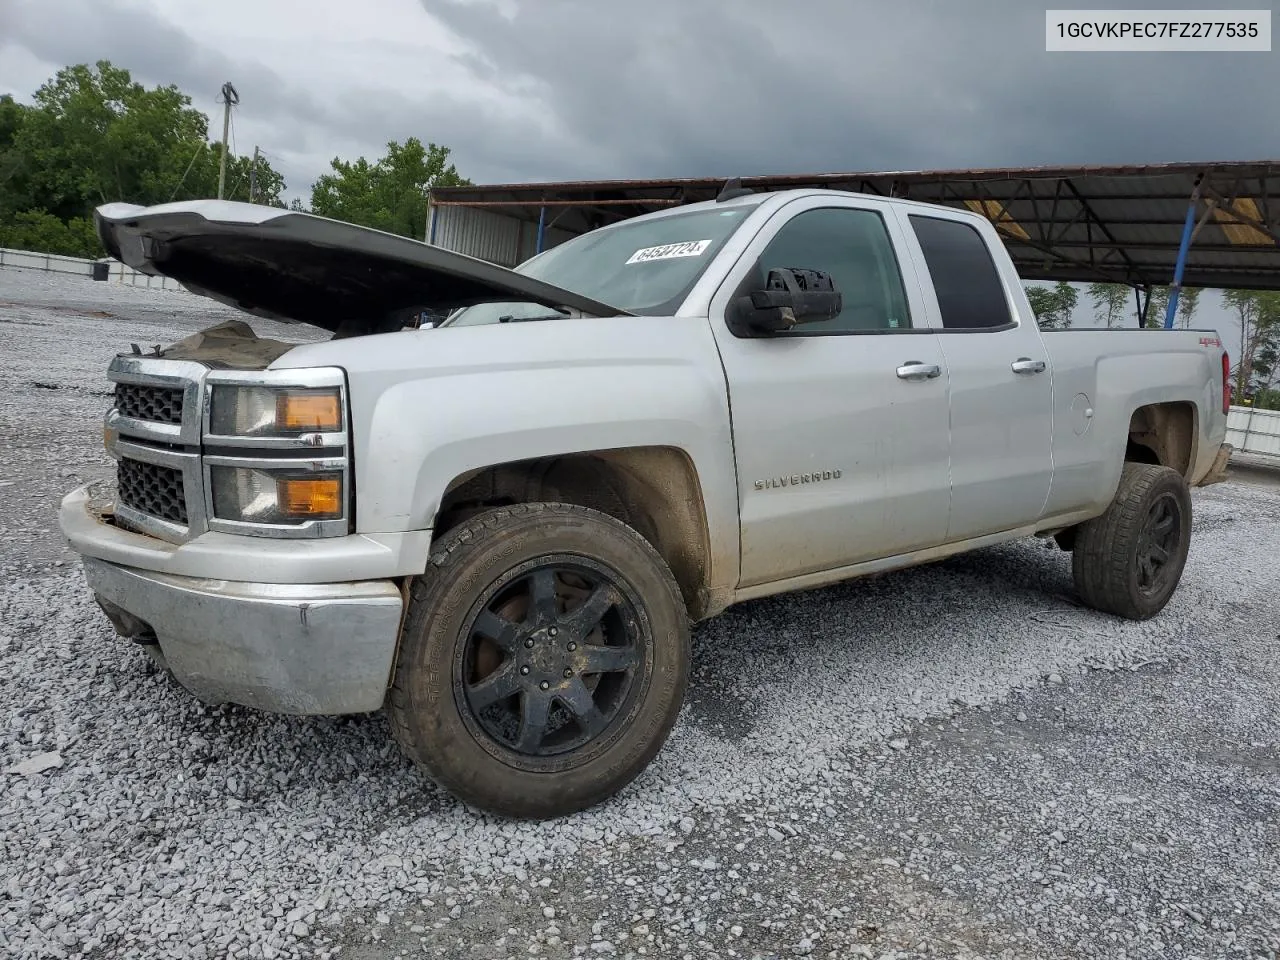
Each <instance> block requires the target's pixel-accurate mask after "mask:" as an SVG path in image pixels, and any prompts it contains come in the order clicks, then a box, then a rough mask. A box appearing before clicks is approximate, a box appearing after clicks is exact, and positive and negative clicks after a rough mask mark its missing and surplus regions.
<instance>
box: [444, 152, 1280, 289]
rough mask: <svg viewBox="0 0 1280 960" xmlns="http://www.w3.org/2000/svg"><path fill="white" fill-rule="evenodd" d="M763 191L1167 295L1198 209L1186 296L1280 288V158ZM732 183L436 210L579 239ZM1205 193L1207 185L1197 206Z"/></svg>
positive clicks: (1082, 277) (877, 177)
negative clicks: (984, 241) (861, 207)
mask: <svg viewBox="0 0 1280 960" xmlns="http://www.w3.org/2000/svg"><path fill="white" fill-rule="evenodd" d="M741 179H742V185H743V186H745V187H751V188H752V189H755V190H761V191H765V190H787V189H793V188H796V187H825V188H830V189H841V190H852V191H855V192H858V193H867V194H872V195H878V196H894V197H905V198H908V199H911V200H921V201H925V202H928V203H941V204H945V205H948V206H955V207H962V208H966V209H970V210H973V211H975V212H978V213H983V214H985V215H986V216H987V217H988V218H989V219H990V220H992V221H993V222H994V223H995V224H996V227H997V229H998V230H999V231H1000V234H1001V236H1002V237H1004V240H1005V244H1006V246H1007V247H1008V249H1009V253H1010V254H1011V255H1012V257H1013V260H1014V263H1015V264H1016V265H1017V268H1018V272H1019V273H1020V274H1021V276H1022V277H1023V278H1025V279H1028V280H1049V281H1053V280H1074V281H1085V282H1090V281H1094V280H1101V281H1110V282H1117V283H1125V284H1131V285H1135V286H1158V285H1162V284H1168V283H1170V282H1171V281H1172V279H1173V269H1174V262H1175V260H1176V259H1177V253H1178V246H1179V243H1180V241H1181V239H1182V233H1183V227H1184V222H1185V218H1186V214H1187V207H1188V204H1189V203H1190V202H1191V200H1192V197H1193V195H1196V197H1197V199H1196V223H1197V225H1198V226H1197V230H1196V234H1195V238H1194V241H1193V243H1192V245H1191V250H1190V255H1189V256H1188V259H1187V265H1186V272H1185V275H1184V280H1183V282H1184V284H1185V285H1186V286H1193V287H1217V288H1222V289H1232V288H1243V289H1271V290H1275V289H1280V243H1278V241H1280V160H1263V161H1250V162H1212V163H1166V164H1146V165H1137V166H1090V167H1029V168H1013V167H1001V168H990V169H975V170H899V171H888V172H879V173H822V174H788V175H783V176H764V177H742V178H741ZM725 182H726V181H725V179H723V178H715V179H713V178H706V179H678V180H603V181H578V182H572V183H521V184H514V183H508V184H495V185H484V186H469V187H443V188H437V189H435V190H433V191H432V202H433V203H434V204H437V205H441V206H443V205H457V206H472V207H482V208H485V209H489V210H492V211H495V212H499V213H504V214H507V215H509V216H512V217H516V218H518V219H521V220H528V221H537V220H538V218H539V216H540V213H541V212H542V211H543V210H545V214H544V217H545V222H546V223H547V224H548V225H554V227H555V228H557V229H564V230H568V231H570V232H572V233H582V232H585V231H587V230H589V229H591V228H593V227H595V226H600V225H602V224H604V223H611V222H614V221H617V220H620V219H625V218H627V217H632V216H637V215H639V214H642V213H648V212H650V211H653V210H659V209H665V208H668V207H671V206H675V205H680V204H684V203H692V202H695V201H698V200H709V199H712V198H714V197H715V195H716V194H717V193H718V192H719V190H720V188H721V187H723V186H724V184H725ZM1197 185H1198V187H1199V190H1198V194H1197Z"/></svg>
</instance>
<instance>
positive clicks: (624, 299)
mask: <svg viewBox="0 0 1280 960" xmlns="http://www.w3.org/2000/svg"><path fill="white" fill-rule="evenodd" d="M754 209H755V204H734V205H733V206H732V207H730V208H728V209H724V208H721V209H711V210H707V209H703V210H696V211H691V212H689V213H675V214H669V215H667V216H664V217H654V218H653V219H637V220H626V221H623V222H622V223H620V224H618V225H617V226H613V227H604V228H601V229H598V230H593V231H592V232H590V233H585V234H583V235H582V236H580V237H574V238H573V239H572V240H568V241H566V242H565V243H562V244H560V245H559V246H556V247H552V248H551V249H550V250H548V251H546V252H545V253H542V254H539V255H538V256H536V257H534V258H533V259H532V260H526V261H525V262H524V263H522V264H521V265H520V266H518V267H516V272H517V273H522V274H524V275H525V276H529V277H534V278H536V279H538V280H543V281H545V282H546V283H551V284H555V285H556V286H557V287H563V288H564V289H565V290H572V291H573V292H574V293H578V294H581V295H583V296H585V297H591V298H592V299H593V300H599V301H600V302H601V303H607V304H609V305H610V306H613V307H618V308H619V309H621V310H626V311H627V312H628V313H638V314H646V315H649V316H662V315H663V314H669V313H672V312H674V311H675V309H676V307H677V306H679V304H680V301H681V300H683V299H684V298H685V296H687V295H688V293H689V291H690V290H691V289H692V288H693V285H694V284H695V283H696V282H697V280H698V277H700V276H702V272H703V271H704V270H705V269H706V268H707V264H709V263H710V262H711V260H712V258H714V257H715V255H716V254H717V253H718V252H719V251H720V248H721V247H722V246H724V242H725V241H726V240H727V239H729V237H730V236H731V235H732V234H733V232H734V231H735V230H737V228H738V226H739V225H740V224H741V223H742V221H743V220H745V219H746V218H747V217H748V216H749V215H750V214H751V212H752V210H754ZM554 314H555V311H554V310H552V309H550V308H548V307H547V306H545V305H541V304H536V303H512V302H503V303H482V304H477V305H476V306H474V307H466V308H464V309H462V310H459V311H458V312H457V313H455V314H454V315H453V317H452V318H450V319H449V320H448V321H446V324H447V325H448V326H451V327H453V326H472V325H475V324H484V323H497V322H499V321H500V320H507V319H510V320H521V319H541V318H543V317H547V316H548V315H554Z"/></svg>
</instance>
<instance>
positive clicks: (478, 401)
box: [277, 317, 738, 580]
mask: <svg viewBox="0 0 1280 960" xmlns="http://www.w3.org/2000/svg"><path fill="white" fill-rule="evenodd" d="M283 359H284V360H285V361H286V362H287V365H289V366H309V365H315V364H317V363H320V362H326V363H337V364H339V365H341V366H343V367H344V368H345V369H346V370H347V376H348V381H349V384H350V394H351V406H352V441H353V448H354V463H355V486H356V498H357V503H356V523H357V528H358V530H359V531H360V532H361V533H365V532H374V531H383V532H389V531H406V530H422V529H427V528H430V527H431V526H432V524H433V523H434V520H435V516H436V513H437V511H438V510H439V508H440V503H441V500H442V498H443V496H444V494H445V492H446V490H447V489H448V488H449V486H450V484H451V483H452V482H453V481H454V480H455V479H457V478H458V477H460V476H462V475H464V474H467V473H469V472H472V471H477V470H481V469H484V468H486V467H490V466H494V465H496V464H502V463H509V462H513V461H519V460H528V459H534V458H541V457H550V456H557V455H566V454H574V453H585V452H592V451H599V450H617V449H622V448H634V447H642V446H644V447H649V446H659V447H669V448H676V449H679V450H681V451H682V452H683V453H684V454H685V455H686V456H687V457H688V458H689V460H690V462H691V463H692V465H693V468H694V470H695V471H696V473H697V477H698V481H699V484H700V485H701V488H702V494H703V500H704V503H705V508H706V522H707V533H708V537H709V541H710V542H709V547H710V549H711V551H712V561H713V564H714V565H715V566H716V567H717V568H718V571H719V574H720V576H717V579H718V580H719V579H720V578H721V576H724V575H725V574H726V573H727V570H726V566H725V563H724V562H725V560H726V558H731V560H732V564H731V566H732V576H729V577H728V578H727V579H733V578H734V577H736V574H737V557H738V498H737V483H736V471H735V469H734V460H733V444H732V439H731V435H730V422H729V407H728V397H727V392H726V389H725V383H724V374H723V370H722V368H721V366H720V359H719V354H718V352H717V351H716V347H715V342H714V339H713V337H712V335H711V331H710V329H709V327H708V326H707V321H706V320H705V318H702V319H699V318H691V317H683V318H669V317H615V318H608V319H596V318H573V319H571V318H566V319H563V320H548V321H539V322H529V323H519V324H500V325H499V324H494V325H489V326H475V327H459V328H451V327H440V328H436V329H424V330H416V331H403V332H400V333H395V334H386V335H381V336H373V337H363V338H360V339H358V340H344V341H330V342H327V343H324V344H315V345H309V346H307V347H302V348H299V349H298V350H296V351H293V352H291V353H290V354H288V355H286V357H285V358H283ZM277 365H286V364H284V363H280V364H277Z"/></svg>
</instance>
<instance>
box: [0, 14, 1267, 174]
mask: <svg viewBox="0 0 1280 960" xmlns="http://www.w3.org/2000/svg"><path fill="white" fill-rule="evenodd" d="M1082 5H1085V4H1082ZM1170 5H1172V0H1165V2H1163V3H1160V2H1157V3H1148V2H1143V0H1128V2H1125V3H1117V4H1114V5H1112V8H1113V9H1114V8H1116V7H1123V8H1126V9H1134V8H1142V7H1151V8H1160V7H1168V6H1170ZM1054 6H1055V7H1059V6H1068V5H1067V4H1054ZM1092 6H1095V7H1098V6H1100V5H1099V4H1097V3H1096V2H1095V3H1093V4H1092ZM1187 6H1194V7H1196V8H1199V9H1205V8H1212V7H1215V6H1216V7H1219V8H1230V7H1236V8H1238V7H1240V6H1249V5H1248V4H1239V3H1234V4H1233V3H1227V4H1215V3H1213V2H1210V0H1198V2H1196V3H1193V4H1187ZM1253 6H1255V7H1265V6H1267V5H1265V4H1254V5H1253ZM1044 10H1045V5H1044V4H1036V3H1034V2H1029V0H945V2H942V0H937V2H929V0H893V2H889V0H786V2H776V0H643V2H623V0H362V2H361V3H354V2H352V0H308V2H307V3H301V2H297V0H218V2H209V0H0V93H3V92H9V93H13V94H15V95H16V96H18V97H19V98H21V99H27V98H29V97H30V95H31V93H32V92H33V91H34V90H35V89H36V87H38V86H39V85H40V84H41V83H42V82H43V81H44V80H46V79H47V78H48V77H50V76H51V75H52V74H53V73H54V72H55V71H56V70H57V69H58V68H59V67H61V66H63V65H65V64H68V63H77V62H93V61H94V60H97V59H101V58H106V59H109V60H111V61H112V62H114V63H115V64H116V65H118V66H123V67H127V68H128V69H129V70H130V71H131V72H132V73H133V75H134V77H135V79H137V80H140V81H141V82H143V83H145V84H147V85H155V84H176V85H178V86H179V87H181V88H182V89H183V90H184V91H186V92H187V93H188V94H190V95H191V97H192V98H193V100H194V102H195V104H196V105H197V106H198V107H200V108H201V109H203V110H205V111H207V112H208V113H209V114H210V115H211V116H214V115H216V114H217V113H218V111H219V110H220V107H219V106H218V104H217V102H216V98H217V94H218V90H219V88H220V86H221V84H222V83H223V82H224V81H226V80H230V81H232V82H233V83H234V84H235V85H236V87H237V89H238V90H239V92H240V96H241V104H240V106H239V108H238V109H237V111H236V114H235V138H236V146H237V148H238V150H239V152H241V153H248V152H249V151H251V150H252V148H253V146H254V145H255V144H256V145H258V146H260V147H261V148H262V150H263V152H264V153H265V154H266V155H267V157H269V158H270V161H271V163H272V165H273V166H275V167H276V169H278V170H280V171H282V172H283V173H284V175H285V179H286V181H287V183H288V191H287V193H288V195H291V196H292V195H302V196H307V195H309V191H310V184H311V182H312V181H313V180H314V179H315V177H316V176H317V175H319V174H321V173H323V172H324V171H325V170H326V169H327V166H328V162H329V159H330V158H331V157H334V156H342V157H346V158H354V157H355V156H359V155H366V156H370V157H374V156H377V155H379V154H380V153H381V152H382V151H383V147H384V145H385V143H386V141H388V140H391V139H397V140H401V139H403V138H405V137H408V136H418V137H420V138H421V139H423V140H427V141H434V142H436V143H439V144H443V145H446V146H448V147H450V148H451V149H452V150H453V157H454V160H455V162H456V164H457V166H458V169H459V171H460V172H461V173H462V174H463V175H464V176H467V177H469V178H471V179H472V180H474V181H476V182H480V183H486V182H488V183H492V182H508V181H535V180H564V179H593V178H615V177H663V176H732V175H741V174H765V173H785V172H811V171H837V170H839V171H855V170H860V171H870V170H889V169H920V168H934V169H937V168H949V167H970V166H1005V165H1013V166H1020V165H1032V164H1075V163H1130V162H1143V161H1152V162H1162V161H1173V160H1233V159H1234V160H1255V159H1264V158H1270V157H1275V156H1277V155H1280V147H1278V146H1277V143H1276V138H1275V132H1276V130H1280V97H1275V96H1273V93H1274V91H1275V90H1276V89H1277V87H1280V59H1277V54H1273V53H1249V54H1168V53H1148V54H1135V53H1119V54H1116V53H1111V54H1080V53H1052V54H1051V53H1046V52H1045V50H1044V43H1045V26H1044V24H1045V20H1044ZM211 126H212V127H213V128H214V129H216V127H217V123H216V121H215V122H214V123H213V124H212V125H211Z"/></svg>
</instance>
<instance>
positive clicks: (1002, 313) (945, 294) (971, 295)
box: [910, 213, 1013, 330]
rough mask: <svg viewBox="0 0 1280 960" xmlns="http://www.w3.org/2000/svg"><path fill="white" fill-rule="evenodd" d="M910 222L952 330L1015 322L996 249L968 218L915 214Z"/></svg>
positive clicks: (1004, 324)
mask: <svg viewBox="0 0 1280 960" xmlns="http://www.w3.org/2000/svg"><path fill="white" fill-rule="evenodd" d="M910 220H911V227H912V229H913V230H915V232H916V239H917V240H919V241H920V248H921V249H922V250H923V251H924V262H925V264H926V265H927V266H928V267H929V275H930V276H931V277H932V278H933V289H934V290H935V291H936V292H937V294H938V309H939V310H941V311H942V325H943V327H945V328H946V329H948V330H974V329H982V328H986V327H1005V326H1008V325H1009V324H1011V323H1013V315H1012V314H1011V313H1010V312H1009V301H1008V299H1007V298H1006V297H1005V294H1004V285H1003V284H1002V283H1001V282H1000V274H999V273H998V272H997V271H996V265H995V261H994V260H992V259H991V251H990V250H988V249H987V245H986V243H985V242H984V241H983V239H982V234H980V233H978V231H977V230H975V229H974V228H973V227H971V226H969V224H967V223H961V222H960V221H958V220H943V219H941V218H939V217H925V216H920V215H918V214H914V213H913V214H911V216H910Z"/></svg>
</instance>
